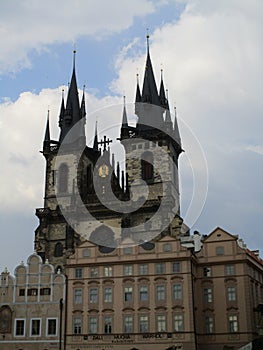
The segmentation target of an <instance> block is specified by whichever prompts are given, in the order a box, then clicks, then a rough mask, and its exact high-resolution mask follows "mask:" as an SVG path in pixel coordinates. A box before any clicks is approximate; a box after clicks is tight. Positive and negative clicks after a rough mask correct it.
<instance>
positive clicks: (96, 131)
mask: <svg viewBox="0 0 263 350" xmlns="http://www.w3.org/2000/svg"><path fill="white" fill-rule="evenodd" d="M93 149H95V150H96V151H98V150H99V144H98V128H97V120H96V125H95V136H94V142H93Z"/></svg>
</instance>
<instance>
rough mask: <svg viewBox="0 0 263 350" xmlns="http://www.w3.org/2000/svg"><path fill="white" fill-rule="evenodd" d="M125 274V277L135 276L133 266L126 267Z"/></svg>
mask: <svg viewBox="0 0 263 350" xmlns="http://www.w3.org/2000/svg"><path fill="white" fill-rule="evenodd" d="M123 274H124V276H132V275H133V265H124V267H123Z"/></svg>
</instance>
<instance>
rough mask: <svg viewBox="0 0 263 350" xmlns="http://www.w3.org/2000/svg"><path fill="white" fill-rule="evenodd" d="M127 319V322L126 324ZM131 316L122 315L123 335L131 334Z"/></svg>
mask: <svg viewBox="0 0 263 350" xmlns="http://www.w3.org/2000/svg"><path fill="white" fill-rule="evenodd" d="M127 319H129V321H128V322H127ZM133 322H134V320H133V315H124V316H123V333H126V334H127V333H133Z"/></svg>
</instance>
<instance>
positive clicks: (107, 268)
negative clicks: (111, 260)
mask: <svg viewBox="0 0 263 350" xmlns="http://www.w3.org/2000/svg"><path fill="white" fill-rule="evenodd" d="M112 276H113V267H112V266H104V277H112Z"/></svg>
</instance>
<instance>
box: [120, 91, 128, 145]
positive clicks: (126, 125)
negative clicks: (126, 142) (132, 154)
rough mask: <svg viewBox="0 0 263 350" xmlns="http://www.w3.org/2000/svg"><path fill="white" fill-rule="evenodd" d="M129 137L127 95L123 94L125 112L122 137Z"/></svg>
mask: <svg viewBox="0 0 263 350" xmlns="http://www.w3.org/2000/svg"><path fill="white" fill-rule="evenodd" d="M128 137H129V126H128V118H127V112H126V103H125V96H123V114H122V124H121V139H126V138H128Z"/></svg>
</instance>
